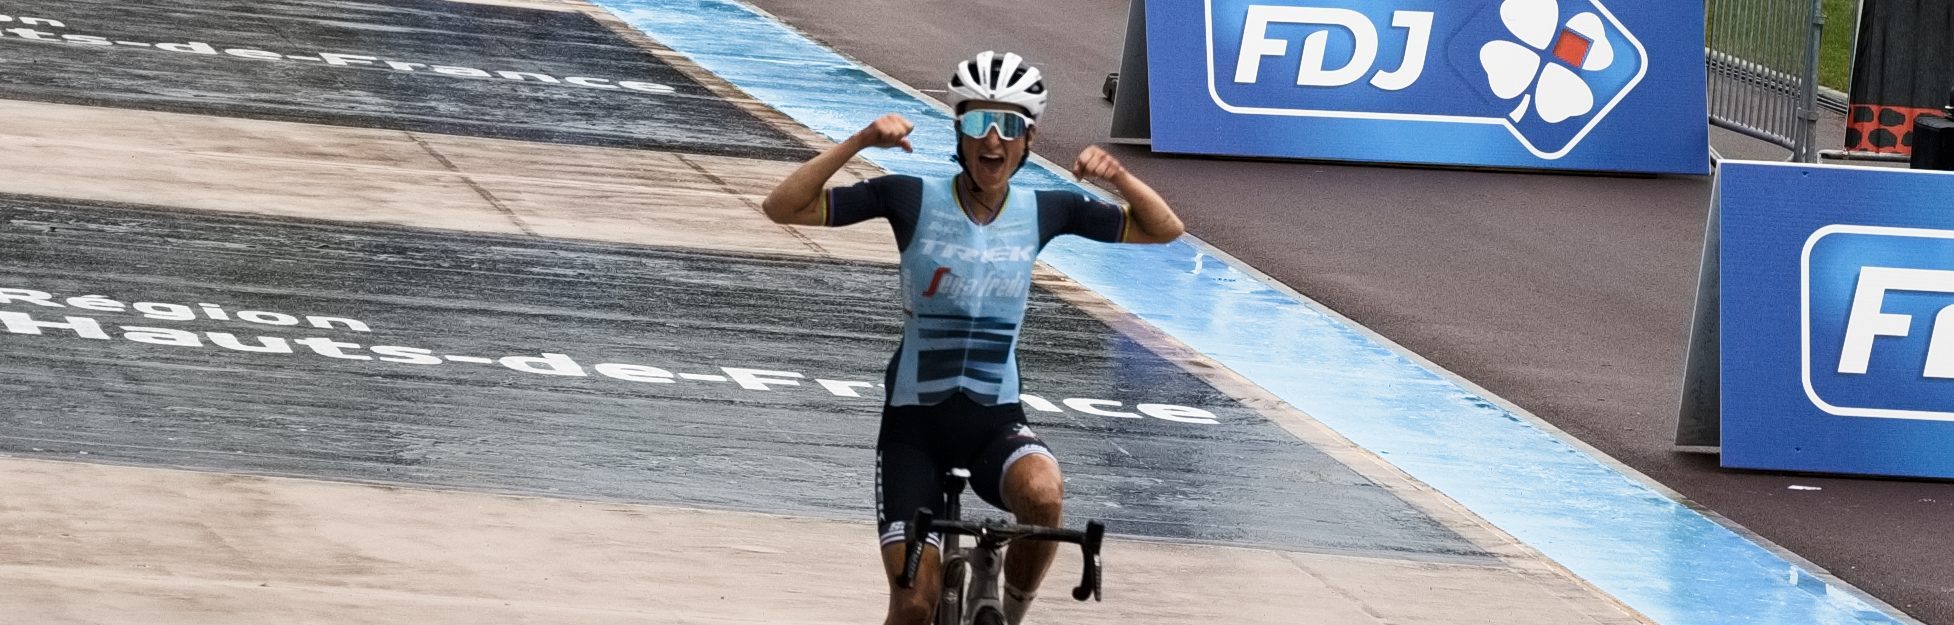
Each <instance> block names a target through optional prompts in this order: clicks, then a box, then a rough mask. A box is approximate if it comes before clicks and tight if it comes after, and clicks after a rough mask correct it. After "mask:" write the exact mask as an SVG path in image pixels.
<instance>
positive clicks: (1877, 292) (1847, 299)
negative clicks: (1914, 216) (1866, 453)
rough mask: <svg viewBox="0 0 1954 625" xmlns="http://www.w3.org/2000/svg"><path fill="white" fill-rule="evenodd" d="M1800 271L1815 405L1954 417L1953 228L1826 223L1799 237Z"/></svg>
mask: <svg viewBox="0 0 1954 625" xmlns="http://www.w3.org/2000/svg"><path fill="white" fill-rule="evenodd" d="M1803 273H1804V290H1805V291H1804V296H1803V297H1804V332H1805V336H1804V357H1803V361H1804V362H1803V366H1804V382H1805V394H1806V396H1807V397H1808V398H1809V399H1810V400H1811V401H1812V404H1813V405H1815V406H1817V407H1818V408H1819V409H1820V410H1823V411H1825V412H1827V413H1830V414H1834V415H1840V416H1850V417H1881V418H1891V419H1934V420H1944V421H1954V230H1927V229H1919V228H1887V227H1874V226H1854V225H1834V226H1827V227H1825V228H1822V229H1819V230H1818V231H1817V232H1816V233H1813V234H1812V236H1811V238H1809V239H1808V240H1807V241H1806V243H1805V253H1804V268H1803Z"/></svg>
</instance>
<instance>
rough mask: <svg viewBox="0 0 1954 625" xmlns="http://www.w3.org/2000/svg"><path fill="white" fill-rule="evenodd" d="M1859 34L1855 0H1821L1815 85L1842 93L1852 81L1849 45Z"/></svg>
mask: <svg viewBox="0 0 1954 625" xmlns="http://www.w3.org/2000/svg"><path fill="white" fill-rule="evenodd" d="M1858 32H1859V0H1825V37H1824V38H1823V39H1821V40H1820V41H1819V46H1818V84H1821V85H1825V86H1827V87H1831V88H1833V89H1837V90H1840V91H1845V90H1846V89H1847V88H1848V87H1849V86H1850V85H1849V83H1850V82H1851V81H1852V42H1853V39H1854V37H1853V36H1854V35H1856V34H1857V33H1858Z"/></svg>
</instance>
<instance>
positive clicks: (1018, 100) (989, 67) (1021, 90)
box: [950, 50, 1046, 123]
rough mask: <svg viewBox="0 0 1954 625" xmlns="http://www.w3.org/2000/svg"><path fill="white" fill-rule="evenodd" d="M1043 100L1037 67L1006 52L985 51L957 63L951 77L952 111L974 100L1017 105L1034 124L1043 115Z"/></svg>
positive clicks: (1022, 58)
mask: <svg viewBox="0 0 1954 625" xmlns="http://www.w3.org/2000/svg"><path fill="white" fill-rule="evenodd" d="M1045 100H1046V94H1045V80H1044V78H1043V75H1042V74H1040V73H1039V72H1038V68H1036V67H1032V66H1031V65H1029V64H1026V63H1025V62H1024V57H1020V56H1018V55H1016V54H1012V53H1009V52H1006V53H1004V54H998V53H996V52H993V51H990V50H985V51H984V52H982V53H980V54H978V55H977V56H976V57H974V58H971V59H969V60H966V61H964V62H962V63H958V64H957V73H956V74H955V75H953V76H951V77H950V108H951V109H952V110H954V109H956V108H957V107H959V106H962V105H963V103H965V102H973V101H975V102H1003V103H1005V104H1016V105H1018V106H1022V107H1024V109H1025V113H1027V114H1029V115H1030V116H1031V121H1032V122H1034V123H1036V122H1037V121H1038V116H1039V115H1043V114H1045Z"/></svg>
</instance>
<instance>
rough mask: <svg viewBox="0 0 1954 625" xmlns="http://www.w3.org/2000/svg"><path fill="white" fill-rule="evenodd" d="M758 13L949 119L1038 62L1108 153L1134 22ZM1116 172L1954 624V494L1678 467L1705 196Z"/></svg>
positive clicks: (1412, 343) (1043, 147) (1231, 240)
mask: <svg viewBox="0 0 1954 625" xmlns="http://www.w3.org/2000/svg"><path fill="white" fill-rule="evenodd" d="M753 4H755V5H757V6H759V7H761V8H763V9H765V10H767V11H770V12H772V13H774V14H775V15H777V16H779V17H780V18H781V19H783V20H784V21H785V22H787V23H788V24H791V25H793V26H794V27H796V28H798V29H801V30H802V31H804V32H807V33H808V34H809V35H810V36H812V37H813V38H815V39H817V40H820V41H822V42H825V43H827V44H829V45H832V46H833V47H835V48H836V49H837V50H839V51H840V52H842V53H844V54H847V55H850V56H852V57H853V58H855V59H859V60H860V61H861V62H862V63H864V64H865V65H868V66H872V67H875V68H876V69H877V70H880V71H883V72H886V73H888V74H889V75H891V76H892V77H894V78H895V79H897V80H899V81H902V82H905V83H908V84H910V85H913V86H916V87H917V88H920V89H923V90H926V91H925V92H926V93H927V94H928V95H930V96H934V97H938V98H941V97H942V93H941V89H943V82H944V81H945V80H946V79H947V77H948V75H947V68H949V67H951V66H952V64H953V63H955V62H956V61H958V60H960V59H962V58H965V57H968V56H969V55H971V54H972V53H974V52H976V51H980V50H985V49H996V50H1010V51H1014V52H1018V53H1021V54H1025V55H1026V56H1027V57H1028V58H1029V59H1030V60H1031V61H1032V62H1034V63H1039V64H1041V66H1042V67H1041V69H1043V70H1044V71H1045V74H1046V76H1047V80H1048V81H1050V84H1052V105H1051V107H1050V108H1049V109H1048V113H1047V115H1046V117H1047V120H1046V122H1045V123H1044V124H1043V125H1042V126H1041V129H1040V132H1039V136H1038V145H1037V147H1036V150H1037V151H1038V152H1039V153H1041V154H1044V155H1046V156H1048V157H1051V158H1052V159H1053V160H1054V161H1056V162H1058V163H1059V164H1061V165H1069V164H1070V163H1071V161H1072V157H1073V155H1075V154H1077V153H1078V151H1079V150H1080V149H1081V148H1083V147H1084V146H1086V145H1091V144H1098V143H1102V142H1104V141H1105V140H1106V137H1107V129H1108V128H1109V126H1110V117H1111V107H1110V106H1109V105H1108V104H1107V103H1106V102H1105V101H1104V100H1102V99H1101V98H1100V95H1099V90H1100V86H1101V84H1102V81H1103V80H1104V79H1105V77H1106V73H1107V72H1110V71H1114V70H1116V69H1117V68H1118V66H1119V54H1120V46H1121V45H1122V42H1123V39H1122V38H1123V36H1124V32H1125V22H1126V10H1127V6H1126V4H1127V3H1125V2H1099V1H1094V0H1060V1H1057V2H1048V3H1040V4H1035V5H1014V6H1013V7H1012V11H1011V12H1010V15H1009V17H1008V18H1004V17H1000V16H999V14H998V12H997V9H996V7H994V6H990V5H982V4H969V5H929V6H927V7H919V6H918V5H915V4H913V3H905V2H900V1H898V0H845V1H844V2H840V3H823V4H820V5H814V4H809V3H797V2H784V1H781V0H754V1H753ZM861 15H876V16H880V17H881V18H882V19H884V20H886V21H885V22H883V23H882V24H880V25H878V26H877V27H873V28H865V27H864V26H863V24H862V22H861V20H860V19H859V16H861ZM1111 150H1112V152H1113V153H1114V154H1115V155H1117V156H1118V157H1119V158H1121V159H1124V160H1125V163H1126V165H1127V166H1128V168H1129V169H1131V170H1132V171H1134V172H1136V173H1137V174H1139V175H1140V176H1141V177H1143V178H1145V179H1146V180H1147V181H1148V182H1149V183H1151V184H1152V185H1153V186H1154V187H1155V188H1156V189H1158V190H1160V191H1161V193H1162V194H1163V195H1164V196H1165V197H1166V198H1167V199H1168V200H1169V201H1171V202H1173V203H1174V205H1175V208H1176V209H1177V210H1178V211H1179V212H1180V214H1181V216H1182V217H1183V219H1184V220H1185V221H1186V222H1187V224H1188V227H1189V230H1190V231H1191V232H1193V233H1194V234H1195V235H1198V236H1200V237H1202V238H1203V239H1205V240H1206V241H1208V242H1209V243H1212V244H1214V245H1215V246H1217V247H1219V248H1221V249H1223V250H1226V251H1227V252H1229V253H1230V254H1232V255H1235V256H1236V257H1238V258H1241V259H1242V260H1244V261H1245V262H1247V263H1248V264H1250V265H1253V266H1254V267H1256V268H1257V269H1259V270H1261V271H1263V272H1265V273H1267V274H1269V275H1271V276H1274V277H1275V278H1277V279H1279V280H1281V281H1282V282H1283V283H1285V284H1288V285H1290V286H1292V287H1294V288H1296V289H1297V290H1298V291H1300V292H1302V293H1304V294H1306V295H1308V296H1310V297H1311V298H1313V299H1316V300H1318V301H1320V302H1323V303H1324V304H1326V305H1328V306H1329V307H1331V308H1333V309H1335V310H1337V311H1338V312H1341V313H1343V314H1345V315H1348V316H1350V317H1351V318H1353V319H1355V320H1356V321H1358V322H1360V323H1363V324H1365V326H1367V327H1369V328H1371V329H1373V330H1376V331H1378V332H1379V333H1381V334H1383V335H1385V336H1386V337H1389V338H1390V339H1392V340H1394V341H1396V342H1398V343H1400V344H1402V345H1405V346H1406V347H1408V348H1410V349H1411V350H1413V351H1415V352H1417V353H1418V354H1420V355H1422V356H1424V357H1426V358H1429V359H1431V360H1432V361H1434V362H1436V363H1437V364H1439V365H1441V366H1444V367H1446V368H1447V369H1449V370H1451V371H1453V372H1456V373H1458V374H1460V375H1462V376H1463V377H1465V378H1467V379H1469V380H1472V381H1473V382H1474V383H1476V384H1479V385H1481V386H1484V387H1486V388H1487V389H1489V390H1491V391H1492V392H1494V393H1496V394H1498V395H1499V396H1501V397H1503V398H1506V399H1508V400H1511V401H1513V402H1514V403H1516V404H1518V405H1519V406H1521V407H1522V408H1525V409H1527V410H1529V411H1531V412H1533V413H1534V414H1536V415H1539V416H1540V417H1542V418H1543V419H1545V420H1547V421H1548V422H1550V423H1552V424H1553V425H1555V426H1557V427H1559V428H1561V429H1562V430H1564V431H1566V432H1568V433H1570V434H1572V435H1574V436H1575V437H1576V438H1579V439H1580V440H1582V441H1583V442H1586V443H1588V444H1591V445H1593V446H1595V447H1596V448H1598V449H1600V450H1601V451H1603V452H1605V453H1607V454H1609V455H1610V456H1612V457H1614V458H1616V459H1618V460H1621V461H1622V462H1624V463H1625V464H1628V465H1629V466H1631V467H1633V468H1635V469H1636V470H1639V471H1641V472H1643V473H1644V474H1647V475H1649V476H1650V477H1652V478H1654V479H1656V480H1657V481H1659V482H1661V483H1662V484H1664V485H1666V486H1668V487H1670V488H1674V489H1676V490H1678V491H1680V492H1681V493H1683V494H1684V495H1685V496H1687V497H1689V498H1690V499H1691V500H1693V501H1695V502H1697V503H1700V504H1702V505H1703V506H1705V507H1707V508H1709V509H1711V510H1713V511H1715V512H1717V513H1720V514H1722V515H1724V516H1727V517H1730V518H1732V519H1733V520H1735V521H1736V522H1738V523H1740V524H1742V525H1743V526H1745V527H1746V528H1748V529H1750V530H1753V531H1755V532H1758V533H1759V534H1761V535H1763V536H1764V537H1765V538H1767V539H1769V540H1771V541H1773V542H1775V543H1777V544H1779V545H1781V546H1784V547H1786V548H1788V549H1790V550H1791V551H1793V552H1796V553H1797V554H1799V555H1800V556H1802V557H1805V558H1808V559H1810V560H1812V561H1814V562H1816V563H1817V564H1819V565H1820V566H1823V567H1825V568H1826V569H1827V570H1829V571H1831V572H1832V573H1834V574H1837V575H1839V576H1840V577H1842V578H1843V579H1845V580H1846V581H1848V582H1850V583H1852V584H1855V585H1857V586H1859V587H1861V588H1863V589H1865V590H1866V591H1868V592H1870V593H1872V594H1874V595H1876V596H1878V597H1880V598H1881V599H1884V600H1886V601H1888V602H1890V603H1892V604H1893V605H1894V606H1895V607H1898V608H1900V609H1902V610H1905V611H1907V612H1908V613H1909V614H1910V615H1912V616H1914V617H1916V618H1920V619H1922V620H1924V621H1926V622H1929V623H1937V624H1941V623H1954V557H1950V554H1954V552H1950V549H1949V546H1948V544H1947V541H1946V540H1945V538H1944V537H1945V536H1946V535H1947V530H1946V525H1947V520H1948V519H1949V518H1954V516H1951V515H1954V484H1950V483H1934V482H1926V483H1923V482H1906V481H1893V480H1876V479H1846V478H1833V477H1822V476H1790V475H1774V474H1764V473H1753V472H1741V471H1729V470H1724V469H1721V468H1719V467H1717V461H1716V458H1715V457H1714V456H1704V455H1697V454H1683V453H1677V452H1675V451H1674V450H1673V449H1672V443H1671V436H1672V434H1673V432H1674V425H1675V413H1676V406H1677V398H1678V397H1679V396H1680V382H1681V373H1682V362H1683V347H1684V345H1685V343H1686V341H1687V332H1688V323H1689V314H1690V311H1691V303H1692V301H1693V298H1694V295H1695V286H1696V282H1695V280H1696V275H1697V266H1696V265H1697V261H1698V259H1699V258H1700V253H1701V244H1702V234H1703V225H1704V217H1705V215H1706V213H1707V207H1708V202H1709V193H1710V189H1711V183H1710V181H1709V180H1708V179H1705V178H1678V177H1663V178H1617V177H1599V176H1578V175H1555V174H1521V173H1488V172H1473V171H1455V170H1432V169H1414V168H1402V167H1371V166H1362V165H1349V164H1334V163H1281V162H1260V161H1246V160H1220V159H1196V158H1183V157H1174V156H1166V155H1154V154H1151V153H1150V152H1148V151H1147V150H1146V149H1145V148H1144V147H1132V146H1112V147H1111ZM1790 485H1804V486H1819V487H1822V488H1824V490H1823V491H1794V490H1788V489H1787V487H1788V486H1790Z"/></svg>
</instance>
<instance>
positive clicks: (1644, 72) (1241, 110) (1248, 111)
mask: <svg viewBox="0 0 1954 625" xmlns="http://www.w3.org/2000/svg"><path fill="white" fill-rule="evenodd" d="M1588 4H1590V5H1593V6H1594V8H1595V9H1596V10H1599V11H1601V14H1602V15H1604V16H1607V18H1608V21H1609V22H1613V23H1614V24H1615V28H1616V29H1617V30H1620V31H1621V33H1622V37H1623V38H1625V39H1627V40H1628V42H1629V43H1631V44H1634V45H1635V52H1636V53H1637V54H1640V55H1641V57H1642V66H1641V67H1638V68H1636V70H1635V78H1633V79H1631V80H1629V81H1628V85H1627V86H1624V87H1622V90H1621V92H1620V93H1616V94H1615V99H1613V100H1609V101H1608V105H1607V106H1603V107H1601V112H1599V113H1595V115H1594V118H1592V119H1589V120H1588V126H1587V127H1586V128H1582V129H1581V132H1578V133H1575V135H1574V139H1573V140H1571V141H1568V142H1567V147H1563V148H1561V149H1560V151H1558V152H1543V151H1541V150H1540V148H1537V147H1534V146H1533V142H1532V141H1529V140H1527V138H1526V136H1525V135H1522V134H1520V129H1519V128H1517V127H1515V126H1514V125H1513V122H1511V121H1509V120H1507V119H1506V118H1504V117H1466V116H1459V115H1419V114H1413V113H1364V112H1359V111H1325V110H1317V109H1277V108H1261V107H1252V106H1235V105H1233V104H1229V103H1227V102H1225V101H1223V100H1222V99H1221V92H1220V91H1219V90H1218V89H1216V88H1215V84H1214V80H1215V78H1214V75H1215V65H1214V0H1204V1H1203V2H1202V7H1203V11H1204V13H1203V15H1202V16H1201V18H1202V19H1201V21H1202V22H1204V23H1206V25H1207V37H1208V41H1207V52H1208V64H1207V65H1208V66H1207V70H1208V71H1207V74H1208V97H1209V98H1211V99H1213V100H1214V103H1215V106H1219V107H1221V110H1224V111H1228V112H1230V113H1236V114H1241V115H1281V116H1287V117H1330V118H1339V119H1376V120H1384V121H1408V122H1434V123H1443V124H1485V125H1499V126H1505V127H1506V132H1508V133H1510V134H1512V135H1513V138H1514V139H1518V140H1519V141H1520V145H1521V147H1525V148H1526V149H1527V151H1528V152H1532V153H1533V155H1534V156H1536V157H1539V158H1540V159H1542V160H1549V161H1552V160H1559V159H1560V158H1561V157H1563V156H1567V154H1568V153H1569V152H1573V151H1574V147H1575V146H1578V145H1580V144H1581V140H1582V139H1586V138H1587V137H1588V133H1590V132H1593V131H1594V129H1595V127H1596V126H1599V125H1601V120H1603V119H1606V118H1607V117H1608V113H1610V112H1612V111H1614V110H1615V106H1616V105H1618V104H1621V103H1622V100H1623V99H1626V98H1627V97H1628V94H1629V92H1631V91H1634V90H1635V87H1636V86H1637V85H1640V84H1642V78H1643V77H1645V76H1648V75H1649V50H1648V48H1645V47H1643V46H1642V41H1641V40H1640V39H1636V38H1635V33H1632V32H1629V31H1628V26H1626V25H1623V24H1622V21H1621V20H1620V19H1617V18H1616V17H1615V14H1614V13H1613V12H1610V11H1609V10H1608V7H1605V6H1602V5H1601V3H1600V2H1596V1H1594V0H1589V1H1588Z"/></svg>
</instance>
